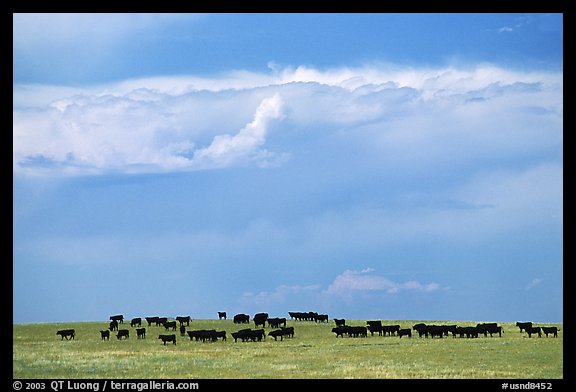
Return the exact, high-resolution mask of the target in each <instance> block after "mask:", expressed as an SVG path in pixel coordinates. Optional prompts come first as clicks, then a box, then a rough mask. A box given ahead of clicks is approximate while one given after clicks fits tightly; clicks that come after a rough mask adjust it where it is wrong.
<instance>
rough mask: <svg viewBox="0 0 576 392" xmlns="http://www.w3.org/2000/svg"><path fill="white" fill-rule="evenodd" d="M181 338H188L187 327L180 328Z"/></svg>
mask: <svg viewBox="0 0 576 392" xmlns="http://www.w3.org/2000/svg"><path fill="white" fill-rule="evenodd" d="M180 336H186V327H185V326H184V325H181V326H180Z"/></svg>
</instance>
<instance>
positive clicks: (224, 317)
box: [218, 312, 226, 320]
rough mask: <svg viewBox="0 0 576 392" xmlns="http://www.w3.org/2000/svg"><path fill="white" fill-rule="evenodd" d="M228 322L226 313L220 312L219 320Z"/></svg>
mask: <svg viewBox="0 0 576 392" xmlns="http://www.w3.org/2000/svg"><path fill="white" fill-rule="evenodd" d="M222 319H224V320H226V312H218V320H222Z"/></svg>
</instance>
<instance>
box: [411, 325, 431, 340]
mask: <svg viewBox="0 0 576 392" xmlns="http://www.w3.org/2000/svg"><path fill="white" fill-rule="evenodd" d="M412 329H413V330H414V331H416V332H418V336H419V337H422V336H424V335H426V331H427V326H426V324H424V323H418V324H414V325H413V326H412Z"/></svg>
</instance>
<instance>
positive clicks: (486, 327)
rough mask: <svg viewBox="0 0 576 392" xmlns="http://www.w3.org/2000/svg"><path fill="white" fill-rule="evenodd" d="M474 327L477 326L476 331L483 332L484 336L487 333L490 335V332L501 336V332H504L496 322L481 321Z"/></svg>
mask: <svg viewBox="0 0 576 392" xmlns="http://www.w3.org/2000/svg"><path fill="white" fill-rule="evenodd" d="M476 328H478V333H481V334H484V337H487V336H488V334H490V337H492V334H495V333H497V334H498V335H499V336H500V337H502V332H504V329H503V328H502V326H499V325H498V324H497V323H481V324H477V325H476Z"/></svg>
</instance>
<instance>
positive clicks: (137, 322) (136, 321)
mask: <svg viewBox="0 0 576 392" xmlns="http://www.w3.org/2000/svg"><path fill="white" fill-rule="evenodd" d="M130 326H131V327H135V326H139V327H141V326H142V319H141V318H140V317H136V318H133V319H132V320H130Z"/></svg>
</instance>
